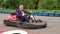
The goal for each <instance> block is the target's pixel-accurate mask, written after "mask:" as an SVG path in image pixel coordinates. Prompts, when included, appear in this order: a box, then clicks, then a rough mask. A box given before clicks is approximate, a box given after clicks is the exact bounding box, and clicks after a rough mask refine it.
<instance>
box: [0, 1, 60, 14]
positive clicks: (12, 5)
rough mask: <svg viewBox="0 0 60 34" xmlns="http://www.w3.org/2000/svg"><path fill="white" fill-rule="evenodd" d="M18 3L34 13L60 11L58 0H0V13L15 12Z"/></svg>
mask: <svg viewBox="0 0 60 34" xmlns="http://www.w3.org/2000/svg"><path fill="white" fill-rule="evenodd" d="M20 4H23V5H24V6H25V9H26V10H31V11H32V12H35V13H39V12H48V13H51V12H52V13H60V0H0V13H2V12H15V10H16V9H17V8H18V6H19V5H20Z"/></svg>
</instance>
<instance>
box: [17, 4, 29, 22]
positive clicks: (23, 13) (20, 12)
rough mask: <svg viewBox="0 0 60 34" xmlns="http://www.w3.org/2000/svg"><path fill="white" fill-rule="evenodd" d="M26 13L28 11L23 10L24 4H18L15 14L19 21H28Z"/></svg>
mask: <svg viewBox="0 0 60 34" xmlns="http://www.w3.org/2000/svg"><path fill="white" fill-rule="evenodd" d="M27 13H28V12H27V11H25V10H24V6H23V5H20V6H19V9H17V10H16V15H17V17H18V18H19V19H20V20H21V21H26V22H29V19H28V17H27V16H26V15H27Z"/></svg>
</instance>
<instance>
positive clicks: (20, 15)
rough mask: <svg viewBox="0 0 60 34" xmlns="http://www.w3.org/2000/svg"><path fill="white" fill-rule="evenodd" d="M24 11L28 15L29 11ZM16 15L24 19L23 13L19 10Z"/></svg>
mask: <svg viewBox="0 0 60 34" xmlns="http://www.w3.org/2000/svg"><path fill="white" fill-rule="evenodd" d="M23 11H24V13H28V11H25V10H23ZM16 15H17V16H19V17H22V12H21V11H20V10H19V9H17V10H16Z"/></svg>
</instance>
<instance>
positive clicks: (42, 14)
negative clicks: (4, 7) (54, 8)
mask: <svg viewBox="0 0 60 34" xmlns="http://www.w3.org/2000/svg"><path fill="white" fill-rule="evenodd" d="M10 13H12V12H10V11H8V12H7V11H0V14H10ZM32 15H34V16H54V17H60V13H58V12H52V13H50V12H38V13H36V12H32Z"/></svg>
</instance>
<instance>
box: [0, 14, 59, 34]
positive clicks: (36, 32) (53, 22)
mask: <svg viewBox="0 0 60 34" xmlns="http://www.w3.org/2000/svg"><path fill="white" fill-rule="evenodd" d="M7 16H8V14H0V30H3V31H9V30H25V31H27V32H28V34H60V17H47V16H36V19H42V20H45V21H47V23H48V25H47V28H41V29H22V28H17V27H8V26H5V25H4V24H3V20H4V19H6V18H7Z"/></svg>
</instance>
